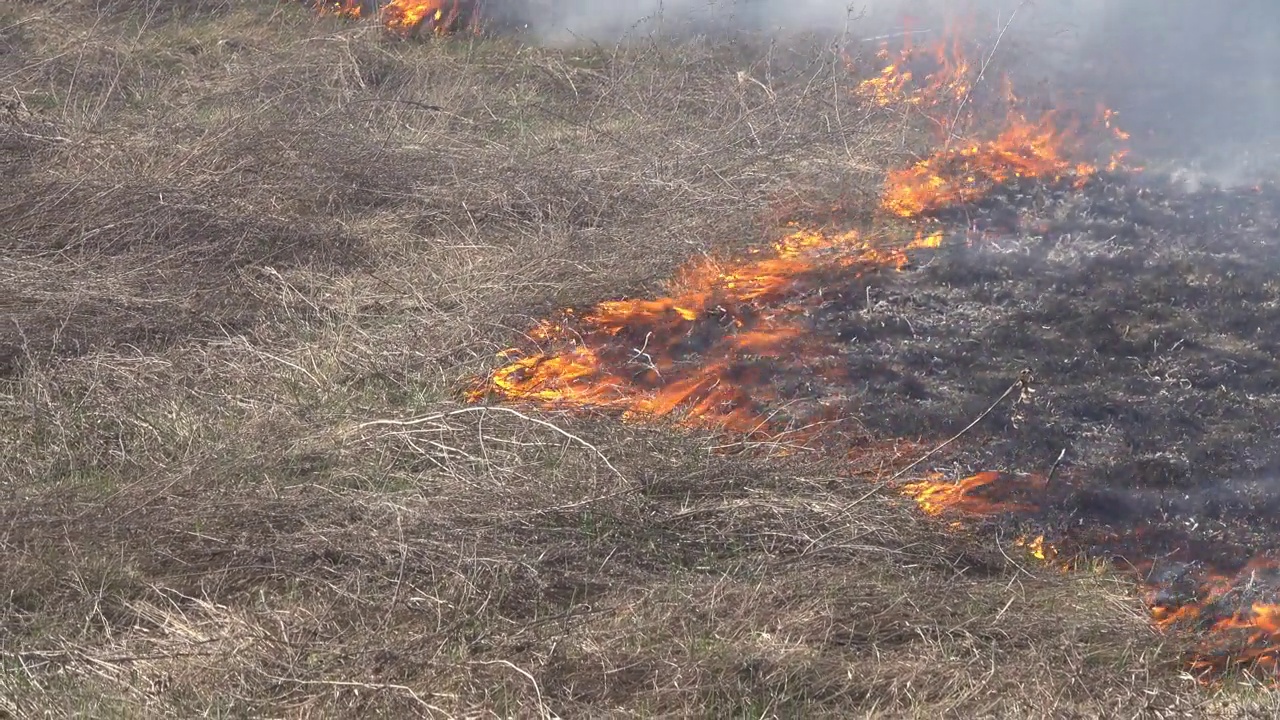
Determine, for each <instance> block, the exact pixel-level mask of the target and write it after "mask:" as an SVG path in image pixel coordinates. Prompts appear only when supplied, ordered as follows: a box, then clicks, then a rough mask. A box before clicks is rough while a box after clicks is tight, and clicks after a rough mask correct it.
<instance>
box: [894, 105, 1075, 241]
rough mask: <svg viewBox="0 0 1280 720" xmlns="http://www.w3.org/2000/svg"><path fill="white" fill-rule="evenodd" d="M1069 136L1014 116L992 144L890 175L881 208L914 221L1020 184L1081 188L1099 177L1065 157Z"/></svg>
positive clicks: (1046, 122) (1049, 121)
mask: <svg viewBox="0 0 1280 720" xmlns="http://www.w3.org/2000/svg"><path fill="white" fill-rule="evenodd" d="M1065 137H1066V136H1065V135H1064V134H1063V133H1061V132H1060V131H1059V130H1058V129H1057V128H1056V127H1054V123H1053V117H1052V116H1051V115H1046V116H1045V117H1043V118H1041V119H1040V120H1039V121H1037V122H1034V123H1032V122H1029V121H1027V120H1026V119H1025V118H1024V117H1022V116H1021V115H1014V116H1011V118H1010V122H1009V125H1008V127H1007V128H1005V130H1004V131H1003V132H1001V133H1000V134H999V135H998V136H997V137H996V138H995V139H994V140H987V141H981V142H973V143H969V144H967V145H964V146H962V147H958V148H955V149H950V150H943V151H942V152H939V153H937V154H935V155H933V156H931V157H929V158H926V159H924V160H921V161H920V162H918V163H916V164H915V165H913V166H911V167H910V168H907V169H906V170H896V171H893V172H891V173H890V174H889V182H888V186H887V187H886V189H885V194H884V198H883V200H882V205H883V207H884V208H885V209H886V210H888V211H889V212H891V213H893V214H894V215H898V216H900V217H904V218H910V217H916V216H918V215H923V214H926V213H928V212H931V211H935V210H940V209H942V208H946V207H952V206H955V205H961V204H965V203H971V202H974V201H977V200H981V199H982V198H984V197H986V196H988V195H989V194H990V193H991V192H992V191H993V190H994V189H995V188H997V187H999V186H1001V185H1005V184H1007V183H1010V182H1012V181H1016V180H1021V179H1040V180H1045V179H1047V180H1050V181H1058V180H1061V179H1063V178H1073V179H1075V180H1076V181H1077V182H1078V181H1083V180H1085V179H1087V178H1088V177H1089V176H1090V175H1093V174H1094V173H1095V172H1097V168H1096V167H1094V166H1093V165H1091V164H1089V163H1083V162H1072V161H1070V160H1068V159H1066V158H1065V157H1064V151H1063V145H1064V142H1065Z"/></svg>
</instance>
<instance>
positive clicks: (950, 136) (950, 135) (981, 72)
mask: <svg viewBox="0 0 1280 720" xmlns="http://www.w3.org/2000/svg"><path fill="white" fill-rule="evenodd" d="M1027 2H1029V0H1022V2H1021V3H1019V4H1018V7H1016V8H1014V9H1013V12H1012V13H1010V14H1009V19H1008V20H1006V21H1005V23H1004V26H1003V27H1001V28H1000V34H999V35H997V36H996V42H995V44H994V45H992V46H991V52H989V53H987V56H986V57H985V58H983V60H982V66H981V67H980V68H978V77H976V78H974V80H973V82H972V83H970V84H969V87H968V89H966V90H965V93H964V97H963V98H961V99H960V105H959V106H957V107H956V114H955V117H953V118H951V127H949V128H947V141H946V143H944V147H950V145H951V141H952V140H954V139H955V138H956V125H957V124H959V122H960V114H961V113H963V112H964V106H965V105H967V104H968V103H969V98H970V97H972V96H973V91H974V89H975V88H977V87H978V83H981V82H982V78H983V77H984V76H985V75H986V74H987V66H988V65H990V64H991V60H992V58H994V57H995V56H996V50H999V49H1000V41H1001V40H1003V39H1004V34H1005V33H1006V32H1008V30H1009V26H1010V25H1012V24H1013V19H1014V18H1015V17H1017V16H1018V11H1019V10H1021V9H1022V6H1023V5H1026V4H1027Z"/></svg>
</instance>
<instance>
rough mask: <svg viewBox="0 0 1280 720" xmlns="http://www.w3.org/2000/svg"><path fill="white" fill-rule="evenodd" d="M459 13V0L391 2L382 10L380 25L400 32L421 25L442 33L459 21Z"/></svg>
mask: <svg viewBox="0 0 1280 720" xmlns="http://www.w3.org/2000/svg"><path fill="white" fill-rule="evenodd" d="M461 13H462V3H461V0H393V2H391V3H390V4H388V5H387V6H386V7H384V8H383V9H382V23H383V24H384V25H386V27H387V28H388V29H390V30H398V31H401V32H410V31H413V30H416V29H417V28H419V27H421V26H423V25H429V26H431V27H432V28H433V29H435V30H437V31H440V32H444V31H447V30H448V29H449V28H451V27H452V26H453V25H454V24H455V23H456V22H457V21H458V20H459V19H460V17H461Z"/></svg>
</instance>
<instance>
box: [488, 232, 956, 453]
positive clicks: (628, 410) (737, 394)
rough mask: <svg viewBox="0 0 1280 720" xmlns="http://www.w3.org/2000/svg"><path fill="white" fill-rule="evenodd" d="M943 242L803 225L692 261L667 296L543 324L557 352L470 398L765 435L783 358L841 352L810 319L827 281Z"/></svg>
mask: <svg viewBox="0 0 1280 720" xmlns="http://www.w3.org/2000/svg"><path fill="white" fill-rule="evenodd" d="M941 242H942V236H941V234H940V233H931V234H928V235H925V234H924V233H920V234H918V235H917V237H916V238H915V239H914V240H912V241H910V242H908V243H906V244H905V245H904V246H902V247H898V248H895V249H893V250H883V249H878V248H876V247H874V246H873V245H872V244H871V243H869V242H867V241H866V239H865V238H863V236H861V235H860V234H859V233H856V232H852V231H849V232H842V233H836V234H827V233H823V232H819V231H816V230H796V231H794V232H792V233H791V234H789V235H788V236H786V237H785V238H783V239H782V240H781V241H779V242H778V243H776V244H775V245H774V247H773V248H772V252H770V253H767V254H762V256H761V257H758V258H756V259H753V260H748V261H744V262H737V263H731V264H727V265H721V264H719V263H716V262H714V261H703V262H699V263H695V264H694V265H692V266H690V267H688V268H686V270H685V271H684V272H683V273H682V274H681V276H680V279H679V280H677V281H676V282H675V283H673V288H672V294H671V295H669V296H666V297H660V298H656V299H651V300H650V299H627V300H610V301H606V302H602V303H599V304H598V305H596V306H595V307H594V308H592V310H591V311H590V312H589V313H587V314H586V315H585V316H584V317H582V318H581V320H576V319H575V318H576V316H575V314H572V313H570V314H567V315H566V317H565V320H564V322H563V323H562V324H561V325H559V326H554V325H550V324H544V325H542V326H540V327H539V328H538V330H537V331H536V334H537V335H538V336H539V337H540V339H543V340H548V341H550V343H551V344H552V346H553V349H552V350H550V351H548V352H545V353H538V354H534V355H531V356H528V357H524V358H520V359H518V360H515V361H514V362H511V363H509V364H508V365H506V366H505V367H503V368H500V369H499V370H498V371H496V372H495V373H494V374H493V375H492V376H491V377H490V378H489V380H488V381H487V382H485V383H483V384H482V385H481V386H480V387H478V388H476V389H475V390H474V391H473V392H472V393H471V395H470V397H471V398H472V399H473V400H476V399H480V398H481V397H484V396H486V395H497V396H499V397H505V398H509V399H514V400H530V401H535V402H541V403H547V404H554V405H562V406H570V407H597V408H602V409H616V410H622V411H623V417H624V418H627V419H633V420H638V419H643V418H646V417H654V418H656V417H666V416H673V415H676V414H677V413H679V414H680V420H681V422H683V423H685V424H688V425H695V426H708V427H718V428H724V429H729V430H735V431H739V432H749V433H756V432H760V431H763V430H764V429H766V428H767V427H768V426H769V421H768V420H767V419H766V414H767V410H766V409H765V408H766V405H767V404H768V402H769V401H771V400H776V399H777V398H778V397H779V395H778V393H779V389H778V388H777V387H774V386H773V380H774V379H775V378H777V377H779V376H780V375H781V374H785V372H786V370H787V361H788V360H790V359H792V358H798V357H810V358H813V357H823V356H826V355H829V354H831V353H832V352H833V350H831V349H829V348H824V346H823V345H824V342H825V340H824V339H823V338H821V337H817V336H815V335H814V333H813V332H812V331H811V330H810V329H809V328H808V326H807V325H806V324H805V322H804V317H805V315H806V314H807V313H809V312H811V310H812V304H813V302H815V300H816V299H817V294H816V293H817V289H818V286H819V284H820V282H819V281H820V280H822V279H823V278H825V277H827V276H828V275H829V274H830V273H831V272H833V271H837V270H838V271H844V272H846V273H848V274H849V276H850V277H856V276H857V275H858V274H860V273H861V272H864V271H866V270H868V269H874V268H886V267H887V268H899V267H902V266H904V265H905V264H906V263H907V261H908V254H909V252H910V251H912V250H917V249H925V248H934V247H938V246H939V245H940V244H941Z"/></svg>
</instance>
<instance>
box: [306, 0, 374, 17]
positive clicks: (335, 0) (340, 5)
mask: <svg viewBox="0 0 1280 720" xmlns="http://www.w3.org/2000/svg"><path fill="white" fill-rule="evenodd" d="M314 4H315V9H316V12H317V13H319V14H321V15H332V16H334V17H343V18H351V19H356V18H359V17H360V13H361V12H362V11H363V7H362V4H361V1H360V0H316V2H315V3H314Z"/></svg>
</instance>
